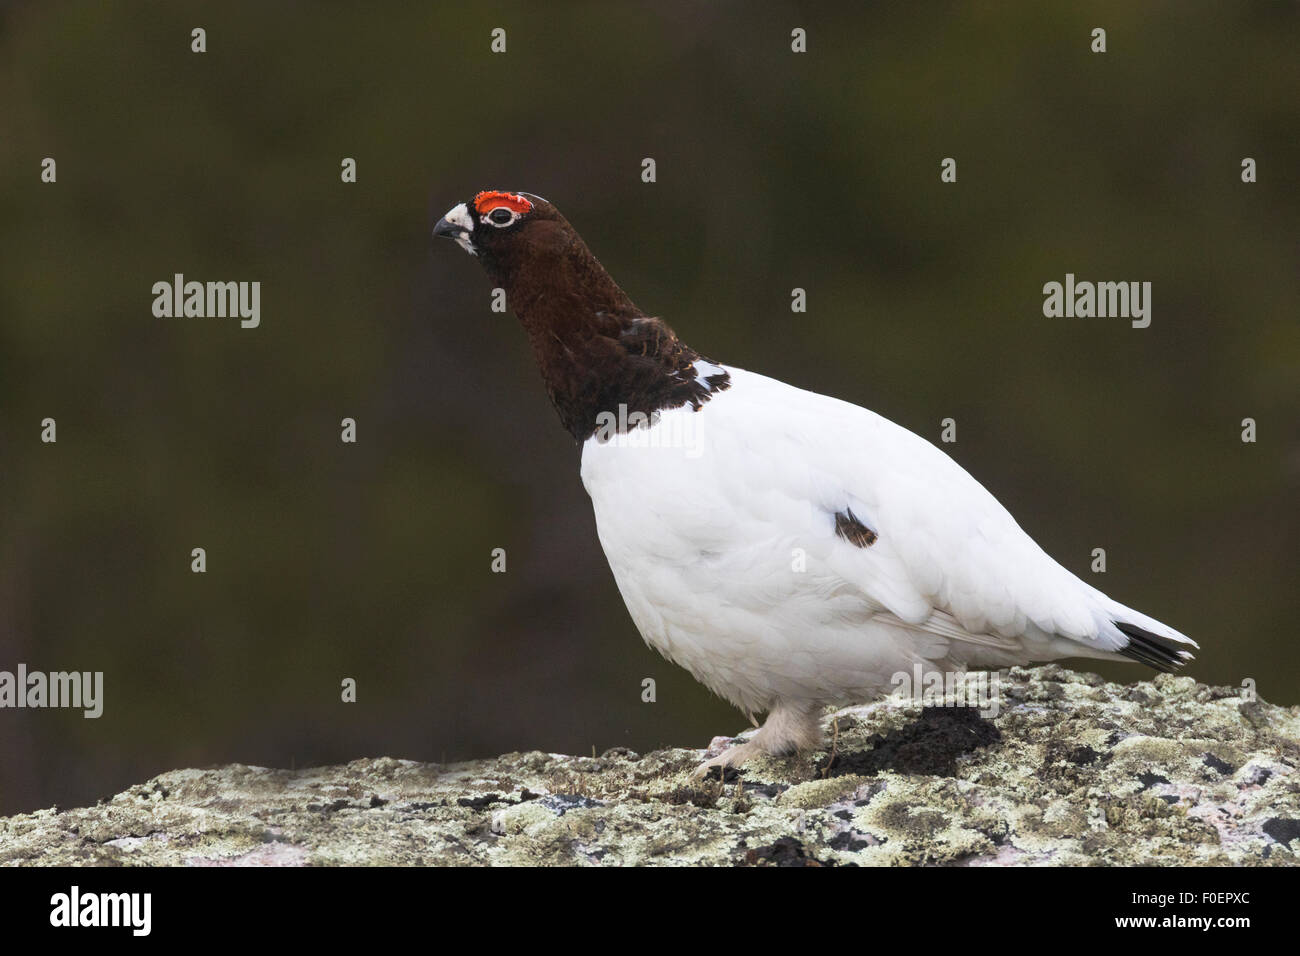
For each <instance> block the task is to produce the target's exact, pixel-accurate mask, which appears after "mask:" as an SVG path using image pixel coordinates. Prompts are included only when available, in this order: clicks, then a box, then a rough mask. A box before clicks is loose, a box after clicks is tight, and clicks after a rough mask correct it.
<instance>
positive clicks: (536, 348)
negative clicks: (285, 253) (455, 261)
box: [433, 190, 728, 441]
mask: <svg viewBox="0 0 1300 956" xmlns="http://www.w3.org/2000/svg"><path fill="white" fill-rule="evenodd" d="M433 234H434V235H435V236H442V237H445V238H447V239H452V240H454V241H455V242H456V243H457V244H458V245H459V246H460V247H461V248H462V249H464V250H465V251H466V252H468V253H470V254H471V255H474V256H477V257H478V259H479V261H480V262H481V263H482V264H483V267H484V268H485V269H486V270H487V273H488V277H489V278H490V279H491V280H492V283H493V285H495V286H497V287H499V288H503V289H505V291H506V302H507V304H508V305H509V306H510V308H511V309H512V310H513V311H514V313H515V314H516V315H517V316H519V320H520V322H522V323H523V326H524V330H525V331H526V332H527V333H528V339H529V342H530V343H531V344H532V347H533V353H534V355H535V356H536V358H537V364H538V367H539V368H540V369H541V372H542V378H543V380H544V381H545V382H546V388H547V392H548V393H549V394H550V396H551V401H552V403H553V404H554V405H555V408H556V411H558V412H559V413H560V420H561V422H563V424H564V427H565V428H566V429H568V430H569V432H570V433H572V434H573V436H574V437H575V438H577V439H578V440H579V441H582V440H585V439H586V438H588V437H590V436H591V434H592V433H593V432H594V431H595V428H596V420H597V416H598V415H600V414H601V413H602V412H610V413H615V414H616V413H617V411H618V409H619V406H626V410H627V412H633V411H640V412H643V413H645V414H646V415H647V416H648V415H650V414H651V413H652V412H654V411H658V410H662V409H666V408H677V407H680V406H682V405H685V404H691V405H692V406H694V407H696V408H698V407H699V406H700V405H702V404H703V403H704V402H705V401H708V397H709V395H711V394H712V393H713V392H715V391H718V390H719V389H722V388H726V387H727V384H728V382H727V376H726V375H725V373H721V374H713V375H709V376H703V375H700V374H699V370H698V369H697V368H696V366H695V363H696V362H697V361H698V360H699V359H700V355H699V353H697V352H695V351H694V350H693V349H691V348H689V347H688V346H687V345H685V344H684V343H683V342H682V341H681V340H679V339H678V338H677V336H676V335H675V334H674V333H673V331H672V329H670V328H669V327H668V325H667V324H666V323H665V322H663V321H662V320H661V319H657V318H654V317H652V316H648V315H646V314H645V313H644V312H642V311H641V310H640V309H638V308H637V307H636V306H635V305H634V304H633V303H632V300H631V299H629V298H628V297H627V295H626V293H624V292H623V290H622V289H620V288H619V287H618V283H616V282H615V281H614V280H613V279H612V278H611V277H610V275H609V273H608V272H606V271H605V269H604V267H603V266H601V264H600V263H599V262H598V261H597V260H596V257H595V256H593V255H592V254H591V250H589V249H588V248H587V244H586V243H585V242H583V241H582V238H581V237H580V236H579V235H578V233H577V232H576V231H575V230H574V228H573V227H572V226H571V225H569V222H568V220H567V219H565V218H564V217H563V216H562V215H560V212H559V210H558V209H556V208H555V207H554V206H553V205H551V204H550V203H549V202H547V201H546V200H545V199H542V198H541V197H540V196H535V195H533V194H532V193H521V192H504V191H501V190H485V191H483V192H480V193H478V194H477V195H476V196H475V197H474V199H473V200H471V201H470V202H463V203H460V204H458V205H456V206H453V207H452V208H451V209H450V210H449V211H448V212H447V215H445V216H443V217H442V218H441V219H440V220H438V224H437V225H436V226H435V227H434V229H433Z"/></svg>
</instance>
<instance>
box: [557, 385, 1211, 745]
mask: <svg viewBox="0 0 1300 956" xmlns="http://www.w3.org/2000/svg"><path fill="white" fill-rule="evenodd" d="M727 371H728V372H729V373H730V375H731V385H730V387H729V388H727V389H726V390H724V391H719V392H717V393H715V394H714V395H713V396H712V397H711V398H710V400H709V401H707V402H706V403H705V404H703V406H702V407H701V408H700V409H699V410H698V411H697V410H693V409H692V408H691V407H690V406H684V407H682V408H677V409H672V410H667V411H663V412H660V413H659V417H658V419H657V421H656V422H655V423H654V424H652V425H649V426H645V427H641V428H636V429H632V430H630V431H629V432H628V433H627V434H626V435H614V436H613V437H612V438H611V437H608V436H602V435H601V433H600V432H598V433H597V435H595V436H593V437H592V438H590V439H588V440H587V442H586V443H585V445H584V446H583V450H582V480H583V484H584V485H585V486H586V489H587V492H588V493H589V494H590V495H591V499H592V503H593V505H594V507H595V515H596V526H597V529H598V532H599V535H600V542H601V545H602V547H603V548H604V550H605V555H606V557H607V558H608V559H609V564H610V568H611V569H612V570H613V572H614V579H615V581H616V582H617V584H618V588H619V591H620V592H621V593H622V595H623V599H624V601H625V602H626V603H627V607H628V611H629V612H630V613H631V616H632V619H633V621H634V622H635V623H636V626H637V628H638V629H639V630H640V632H641V634H642V636H643V637H644V638H645V640H646V642H647V643H648V644H650V645H651V646H652V647H654V648H655V649H656V650H658V651H660V652H661V653H662V654H663V655H664V656H666V657H667V658H669V659H670V660H672V661H674V662H675V663H677V664H679V665H681V666H682V667H685V668H686V669H687V670H688V671H690V672H691V673H692V674H693V675H694V676H695V677H696V678H697V679H698V680H700V681H701V682H702V683H704V684H705V685H706V686H708V687H709V688H710V689H712V690H713V691H715V692H716V693H717V694H719V695H721V696H722V697H724V698H726V699H727V700H730V701H731V702H733V703H734V704H736V705H737V706H739V707H741V708H743V709H744V710H746V711H748V712H749V713H750V714H751V715H752V714H753V713H756V712H760V711H771V712H773V714H774V717H776V718H777V720H776V724H777V725H779V724H780V723H781V720H780V715H781V713H782V712H783V711H784V712H787V713H789V714H791V715H793V717H792V719H791V721H788V723H791V724H793V725H797V728H796V729H799V728H803V729H806V728H807V727H808V726H809V725H810V718H811V716H812V714H813V713H814V711H815V710H816V709H818V708H820V707H821V706H823V705H826V704H836V703H846V702H852V701H863V700H868V699H871V698H874V697H876V696H879V695H880V694H882V693H885V692H888V691H889V690H890V689H891V687H892V686H893V683H892V681H891V678H892V677H893V676H894V675H895V674H897V673H899V672H907V673H911V672H912V670H913V667H914V665H916V664H920V665H922V667H923V669H925V670H952V669H966V668H970V669H984V668H996V667H1002V666H1006V665H1010V664H1016V663H1025V662H1028V661H1031V660H1049V659H1053V658H1059V657H1094V658H1116V659H1118V655H1117V654H1116V653H1115V652H1116V651H1117V650H1118V649H1120V648H1122V647H1124V646H1125V645H1126V644H1127V643H1128V639H1127V638H1126V637H1125V635H1124V634H1122V633H1121V632H1120V631H1119V630H1118V629H1117V627H1116V626H1115V624H1114V621H1115V619H1116V618H1117V617H1121V616H1122V619H1123V620H1125V621H1127V622H1130V623H1132V624H1136V625H1138V626H1140V627H1142V628H1145V629H1147V630H1148V631H1150V632H1152V633H1154V634H1157V635H1160V636H1162V637H1165V638H1168V639H1170V640H1174V641H1178V642H1185V643H1187V644H1189V645H1191V643H1192V642H1191V641H1189V640H1188V639H1187V638H1186V637H1184V636H1183V635H1182V634H1180V633H1178V632H1177V631H1174V630H1173V629H1171V628H1169V627H1167V626H1165V625H1163V624H1161V623H1159V622H1157V621H1155V620H1152V619H1151V618H1149V617H1147V616H1145V615H1142V614H1139V613H1137V612H1135V611H1133V610H1131V609H1129V608H1127V607H1124V606H1123V605H1120V604H1118V603H1117V602H1115V601H1112V600H1111V599H1109V598H1108V597H1106V595H1104V594H1102V593H1101V592H1100V591H1098V590H1097V589H1096V588H1093V587H1091V586H1090V585H1088V584H1085V583H1084V582H1083V581H1081V580H1079V578H1077V577H1076V576H1075V575H1073V574H1071V573H1070V572H1069V571H1067V570H1066V569H1065V568H1063V567H1061V566H1060V565H1059V564H1057V563H1056V562H1055V561H1054V560H1052V558H1050V557H1049V556H1048V555H1047V554H1046V553H1045V552H1044V551H1043V550H1042V549H1041V548H1039V547H1038V545H1036V544H1035V543H1034V542H1033V540H1032V539H1031V538H1030V537H1029V536H1028V535H1027V534H1025V532H1024V531H1022V530H1021V528H1020V526H1019V525H1017V524H1016V522H1015V520H1014V519H1013V518H1012V517H1011V515H1010V514H1009V513H1008V512H1007V510H1006V509H1005V508H1003V507H1002V505H1000V504H999V503H998V502H997V500H996V499H995V498H994V497H993V496H992V495H991V494H990V493H989V492H988V491H986V490H985V489H984V487H983V486H982V485H980V484H979V482H977V481H976V480H975V479H974V478H972V477H971V476H970V475H969V474H967V473H966V471H965V470H963V469H962V468H961V467H960V466H959V465H958V464H957V463H956V462H954V461H953V460H952V459H951V458H949V457H948V456H947V455H946V454H944V453H943V452H942V451H940V450H939V449H938V448H936V447H935V446H934V445H932V444H930V443H929V442H927V441H925V440H924V439H922V438H920V437H918V436H917V435H914V434H912V433H911V432H909V431H907V430H906V429H904V428H902V427H900V426H898V425H895V424H894V423H892V422H890V421H888V420H886V419H884V418H882V417H880V416H879V415H876V414H875V413H873V412H870V411H868V410H866V409H864V408H859V407H858V406H855V405H852V404H849V403H847V402H843V401H839V400H837V399H834V398H829V397H827V396H824V395H818V394H816V393H813V392H807V391H803V390H801V389H797V388H794V387H793V386H790V385H786V384H784V383H782V382H779V381H776V380H774V379H771V378H767V377H765V376H762V375H757V374H755V373H752V372H746V371H743V370H741V369H736V368H730V367H728V368H727ZM850 511H851V513H852V515H853V516H855V517H856V518H857V519H859V520H860V521H861V522H862V524H864V525H866V526H867V527H868V528H870V529H871V530H872V531H874V532H875V534H876V539H875V541H874V542H873V543H871V544H869V545H866V546H860V545H859V544H855V543H852V542H851V541H849V540H846V539H845V538H844V537H841V536H840V535H838V534H837V533H836V522H835V515H836V514H837V513H846V512H850ZM765 729H768V730H769V731H770V734H771V735H775V736H781V729H780V727H779V726H776V725H774V723H773V720H772V719H769V721H768V727H767V728H765ZM785 736H786V737H788V738H789V739H788V740H772V739H770V737H769V739H768V740H767V741H765V742H764V749H766V750H768V751H769V752H774V751H775V750H777V749H780V746H781V744H782V743H787V744H791V745H795V744H797V745H805V744H806V743H807V742H808V741H807V740H806V739H804V738H805V737H806V733H804V734H803V736H800V733H799V732H788V733H786V734H785Z"/></svg>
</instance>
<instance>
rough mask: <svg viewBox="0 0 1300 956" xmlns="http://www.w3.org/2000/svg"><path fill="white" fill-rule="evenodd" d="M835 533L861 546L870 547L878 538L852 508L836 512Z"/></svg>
mask: <svg viewBox="0 0 1300 956" xmlns="http://www.w3.org/2000/svg"><path fill="white" fill-rule="evenodd" d="M835 533H836V534H837V535H839V536H840V537H841V538H843V539H844V540H845V541H847V542H848V543H849V544H852V545H856V546H857V547H859V548H867V547H870V546H871V545H873V544H875V543H876V538H877V535H876V533H875V532H874V531H872V530H871V529H870V528H868V527H867V526H866V525H865V524H863V523H862V522H861V521H860V520H858V516H857V515H855V514H854V513H853V509H851V508H845V509H844V510H843V511H837V512H835Z"/></svg>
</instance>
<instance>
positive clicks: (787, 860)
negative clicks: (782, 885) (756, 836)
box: [739, 837, 834, 866]
mask: <svg viewBox="0 0 1300 956" xmlns="http://www.w3.org/2000/svg"><path fill="white" fill-rule="evenodd" d="M739 865H740V866H834V864H833V863H826V862H823V861H821V860H818V859H815V858H813V857H811V856H809V855H808V853H807V852H806V851H805V850H804V845H803V844H802V843H800V842H799V841H798V840H796V839H795V838H794V837H781V838H780V839H779V840H777V841H776V842H775V843H770V844H768V845H767V846H760V847H756V848H755V849H752V850H746V851H745V856H744V857H743V858H742V859H741V861H740V863H739Z"/></svg>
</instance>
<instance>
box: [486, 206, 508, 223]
mask: <svg viewBox="0 0 1300 956" xmlns="http://www.w3.org/2000/svg"><path fill="white" fill-rule="evenodd" d="M488 218H489V219H491V220H492V221H493V222H494V223H496V224H497V225H498V226H506V225H509V224H510V223H511V222H513V221H514V218H515V214H514V213H513V212H511V211H510V210H509V209H507V208H506V207H505V206H498V207H497V208H496V209H493V210H492V211H491V212H490V213H488Z"/></svg>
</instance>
